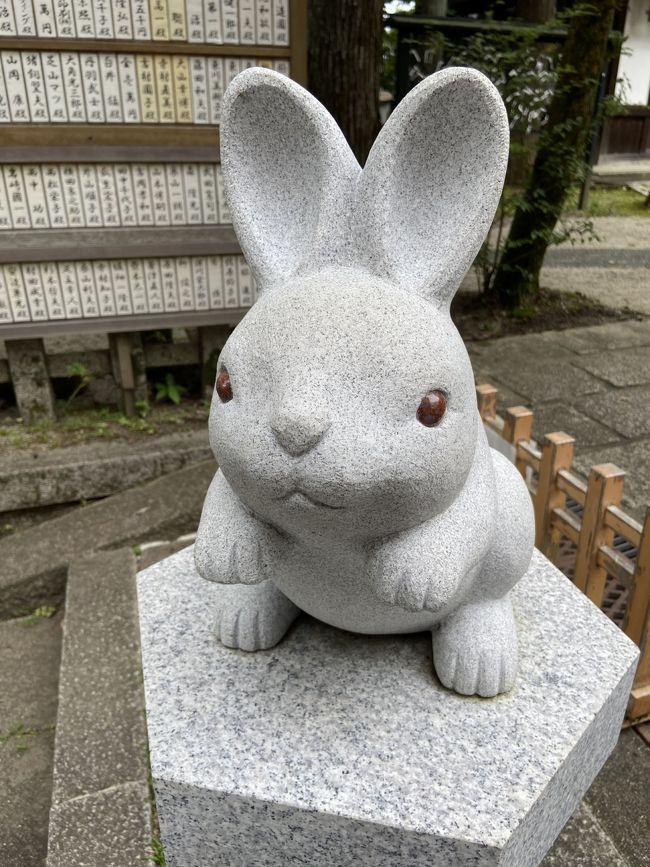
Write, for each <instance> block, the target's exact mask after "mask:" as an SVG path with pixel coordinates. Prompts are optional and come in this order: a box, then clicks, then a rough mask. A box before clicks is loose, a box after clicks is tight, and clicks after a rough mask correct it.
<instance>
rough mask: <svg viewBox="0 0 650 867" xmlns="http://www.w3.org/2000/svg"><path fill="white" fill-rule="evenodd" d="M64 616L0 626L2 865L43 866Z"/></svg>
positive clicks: (0, 848) (16, 621)
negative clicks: (0, 664)
mask: <svg viewBox="0 0 650 867" xmlns="http://www.w3.org/2000/svg"><path fill="white" fill-rule="evenodd" d="M60 655H61V614H57V615H56V616H55V617H51V618H48V617H35V618H34V617H32V618H30V617H27V618H20V619H18V620H9V621H4V622H0V659H2V666H0V864H2V867H43V865H44V864H45V853H46V851H47V829H48V816H49V810H50V797H51V793H52V763H53V755H54V725H55V722H56V709H57V687H58V681H59V660H60Z"/></svg>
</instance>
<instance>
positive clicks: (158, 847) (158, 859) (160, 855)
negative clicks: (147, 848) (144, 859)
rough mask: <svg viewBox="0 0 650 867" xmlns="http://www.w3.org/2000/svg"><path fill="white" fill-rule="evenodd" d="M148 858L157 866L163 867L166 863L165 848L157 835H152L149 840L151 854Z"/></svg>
mask: <svg viewBox="0 0 650 867" xmlns="http://www.w3.org/2000/svg"><path fill="white" fill-rule="evenodd" d="M149 860H150V861H151V862H152V863H153V864H156V865H157V867H165V865H166V864H167V862H166V861H165V850H164V849H163V845H162V843H161V842H160V840H159V839H158V838H157V837H153V839H152V840H151V855H150V856H149Z"/></svg>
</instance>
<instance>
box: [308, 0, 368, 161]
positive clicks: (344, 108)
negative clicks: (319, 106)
mask: <svg viewBox="0 0 650 867" xmlns="http://www.w3.org/2000/svg"><path fill="white" fill-rule="evenodd" d="M383 8H384V4H383V0H309V59H308V64H309V65H308V76H309V89H310V90H311V92H312V93H313V94H314V96H315V97H316V98H317V99H319V100H320V101H321V102H322V103H323V105H324V106H325V107H326V108H327V110H328V111H329V112H330V113H331V114H332V115H333V117H334V118H335V119H336V122H337V123H338V124H339V126H340V127H341V129H342V130H343V133H344V135H345V137H346V139H347V140H348V142H349V144H350V147H351V148H352V150H353V151H354V154H355V156H356V157H357V159H358V160H359V162H360V163H361V165H363V164H364V162H365V161H366V158H367V156H368V152H369V151H370V148H371V146H372V143H373V141H374V140H375V138H376V136H377V133H378V132H379V126H380V123H379V87H380V78H381V64H382V53H381V47H382V32H383V21H382V14H383Z"/></svg>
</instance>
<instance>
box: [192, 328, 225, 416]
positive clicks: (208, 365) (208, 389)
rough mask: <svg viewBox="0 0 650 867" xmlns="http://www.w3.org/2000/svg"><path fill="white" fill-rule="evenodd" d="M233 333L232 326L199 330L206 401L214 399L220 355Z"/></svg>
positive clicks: (202, 380)
mask: <svg viewBox="0 0 650 867" xmlns="http://www.w3.org/2000/svg"><path fill="white" fill-rule="evenodd" d="M231 331H232V327H231V326H230V325H203V326H201V327H200V328H199V357H200V360H201V386H202V393H203V397H204V399H205V400H211V399H212V390H213V389H214V380H215V376H216V371H217V359H218V358H219V353H220V352H221V350H222V349H223V347H224V346H225V344H226V340H228V337H229V335H230V333H231Z"/></svg>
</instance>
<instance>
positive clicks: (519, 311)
mask: <svg viewBox="0 0 650 867" xmlns="http://www.w3.org/2000/svg"><path fill="white" fill-rule="evenodd" d="M536 313H537V310H535V308H534V307H515V309H514V310H513V311H512V318H513V319H517V320H518V321H519V322H529V321H530V320H531V319H534V318H535V314H536Z"/></svg>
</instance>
